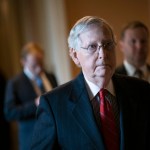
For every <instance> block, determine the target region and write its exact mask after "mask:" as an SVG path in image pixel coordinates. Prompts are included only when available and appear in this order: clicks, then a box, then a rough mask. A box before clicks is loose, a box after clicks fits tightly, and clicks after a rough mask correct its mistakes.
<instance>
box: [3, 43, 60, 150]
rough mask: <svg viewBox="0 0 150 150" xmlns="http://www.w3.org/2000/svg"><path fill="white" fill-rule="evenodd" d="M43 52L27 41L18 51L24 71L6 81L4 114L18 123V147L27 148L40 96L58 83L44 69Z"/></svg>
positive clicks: (20, 148) (21, 149)
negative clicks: (20, 50)
mask: <svg viewBox="0 0 150 150" xmlns="http://www.w3.org/2000/svg"><path fill="white" fill-rule="evenodd" d="M43 61H44V51H43V49H42V48H41V47H40V46H39V45H38V44H36V43H32V42H31V43H27V44H26V45H25V46H24V47H23V49H22V52H21V63H22V65H23V71H22V72H21V73H20V74H19V75H17V76H15V77H14V78H12V79H11V80H9V82H8V84H7V87H6V95H5V109H4V112H5V117H6V119H7V120H9V121H13V120H16V121H17V122H18V133H19V150H29V147H30V142H31V137H32V132H33V128H34V123H35V114H36V109H37V106H38V105H39V97H40V95H41V94H43V93H44V92H47V91H50V90H52V89H53V88H54V87H56V86H57V81H56V78H55V76H54V75H53V74H52V73H47V72H46V70H45V69H44V63H43Z"/></svg>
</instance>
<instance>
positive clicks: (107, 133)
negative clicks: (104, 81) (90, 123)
mask: <svg viewBox="0 0 150 150" xmlns="http://www.w3.org/2000/svg"><path fill="white" fill-rule="evenodd" d="M107 92H108V91H107V90H105V89H102V90H101V91H100V92H99V95H100V119H101V132H102V134H103V139H104V143H105V146H106V149H107V150H119V147H120V146H119V132H118V129H117V124H116V120H115V117H114V113H113V107H112V105H111V104H110V102H109V101H108V100H107V99H106V98H105V97H106V94H107Z"/></svg>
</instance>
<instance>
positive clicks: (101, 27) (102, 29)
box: [78, 24, 115, 41]
mask: <svg viewBox="0 0 150 150" xmlns="http://www.w3.org/2000/svg"><path fill="white" fill-rule="evenodd" d="M89 31H90V32H93V31H94V33H97V35H99V37H100V36H102V37H105V38H106V39H107V40H108V39H109V40H112V41H115V39H114V35H113V32H112V29H111V28H110V27H109V26H108V25H107V24H90V25H88V26H86V27H85V28H84V29H83V30H82V32H80V34H79V35H78V37H79V39H80V38H81V35H84V33H86V32H89ZM94 33H93V34H94ZM94 35H95V34H94ZM94 35H93V36H94ZM91 38H92V37H90V39H91ZM80 40H81V39H80Z"/></svg>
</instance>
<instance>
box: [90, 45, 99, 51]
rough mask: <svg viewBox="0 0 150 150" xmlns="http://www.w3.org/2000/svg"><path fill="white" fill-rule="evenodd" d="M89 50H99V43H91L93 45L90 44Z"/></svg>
mask: <svg viewBox="0 0 150 150" xmlns="http://www.w3.org/2000/svg"><path fill="white" fill-rule="evenodd" d="M88 50H89V51H95V50H97V44H91V45H89V46H88Z"/></svg>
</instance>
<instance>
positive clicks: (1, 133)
mask: <svg viewBox="0 0 150 150" xmlns="http://www.w3.org/2000/svg"><path fill="white" fill-rule="evenodd" d="M5 86H6V77H5V75H4V74H3V72H2V71H0V147H2V148H3V149H6V150H10V149H11V136H10V135H11V132H10V131H11V130H10V129H11V128H10V124H9V122H7V121H6V119H5V116H4V111H3V109H4V95H5Z"/></svg>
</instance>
